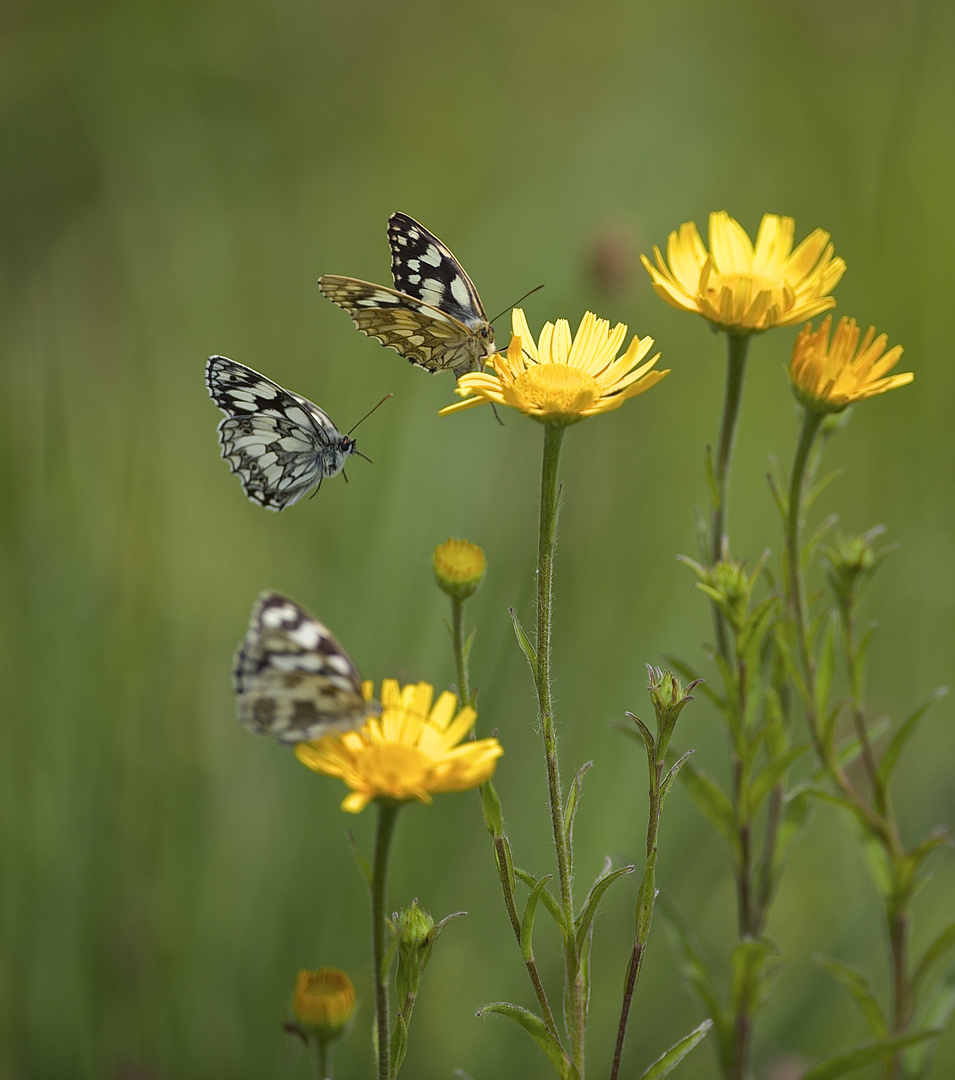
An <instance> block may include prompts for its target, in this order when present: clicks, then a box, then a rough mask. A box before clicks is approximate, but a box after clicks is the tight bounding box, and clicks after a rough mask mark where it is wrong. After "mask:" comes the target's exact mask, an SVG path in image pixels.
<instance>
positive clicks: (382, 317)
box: [318, 213, 497, 377]
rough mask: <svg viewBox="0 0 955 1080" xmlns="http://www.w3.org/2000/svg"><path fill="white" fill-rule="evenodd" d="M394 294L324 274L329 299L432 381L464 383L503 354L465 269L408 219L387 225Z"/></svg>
mask: <svg viewBox="0 0 955 1080" xmlns="http://www.w3.org/2000/svg"><path fill="white" fill-rule="evenodd" d="M388 242H389V245H390V246H391V273H392V277H393V278H394V282H395V287H394V288H393V289H390V288H387V287H386V286H384V285H375V284H373V283H372V282H370V281H361V280H359V279H358V278H350V277H341V276H339V275H337V274H325V275H324V276H323V277H320V278H319V279H318V286H319V288H320V289H321V290H322V293H323V294H324V295H325V296H326V297H328V299H329V300H331V301H332V302H333V303H335V304H338V306H339V307H341V308H343V309H344V310H345V311H347V312H348V314H349V315H350V316H351V318H352V320H353V322H354V323H355V325H356V326H357V327H358V329H359V330H361V332H362V333H364V334H368V335H369V336H370V337H374V338H377V339H378V340H379V341H380V342H381V343H382V345H385V346H386V347H388V348H390V349H394V350H395V351H396V352H398V353H399V354H400V355H401V356H404V357H405V358H406V359H407V360H409V361H410V362H411V363H412V364H417V365H418V366H419V367H423V368H425V369H426V370H427V371H430V372H431V373H432V374H436V373H437V372H439V371H448V370H450V371H453V372H454V375H455V377H460V376H461V375H464V374H466V373H467V372H469V371H474V370H476V369H478V368H480V367H483V365H484V362H485V361H486V360H487V359H488V358H489V357H491V356H493V355H494V353H495V352H496V351H497V350H496V349H495V347H494V330H493V328H492V327H491V324H490V323H489V322H488V320H487V315H486V313H485V311H484V305H483V304H482V303H481V298H480V296H479V295H478V292H477V289H475V287H474V284H473V282H472V281H471V279H470V278H469V277H468V275H467V273H466V272H465V270H464V267H463V266H461V264H460V263H459V262H458V260H457V259H456V258H455V257H454V256H453V255H452V254H451V251H450V250H449V249H448V248H447V247H446V245H445V244H443V243H442V242H441V241H440V240H439V239H438V238H437V237H436V236H435V235H434V234H433V233H430V232H428V230H427V229H426V228H425V227H424V226H423V225H420V224H419V223H418V222H417V221H415V220H414V218H412V217H409V216H408V215H407V214H401V213H394V214H392V215H391V217H390V218H389V219H388Z"/></svg>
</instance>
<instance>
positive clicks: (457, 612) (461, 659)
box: [451, 596, 477, 739]
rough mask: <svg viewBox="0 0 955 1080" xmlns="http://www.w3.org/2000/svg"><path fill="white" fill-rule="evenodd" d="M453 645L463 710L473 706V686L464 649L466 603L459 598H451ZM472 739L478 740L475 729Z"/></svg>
mask: <svg viewBox="0 0 955 1080" xmlns="http://www.w3.org/2000/svg"><path fill="white" fill-rule="evenodd" d="M451 644H452V648H453V650H454V668H455V671H456V672H457V676H458V704H459V705H460V706H461V708H462V709H463V708H464V706H465V705H470V704H471V684H470V682H469V681H468V658H467V651H466V650H465V647H464V601H463V600H461V599H460V598H459V597H457V596H452V597H451ZM471 738H472V739H473V738H477V736H476V735H475V733H474V729H473V728H472V729H471Z"/></svg>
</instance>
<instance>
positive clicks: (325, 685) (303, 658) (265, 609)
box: [232, 592, 381, 743]
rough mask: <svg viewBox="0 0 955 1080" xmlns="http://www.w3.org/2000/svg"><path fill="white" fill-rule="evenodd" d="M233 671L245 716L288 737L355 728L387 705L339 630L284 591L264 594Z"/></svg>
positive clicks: (308, 738)
mask: <svg viewBox="0 0 955 1080" xmlns="http://www.w3.org/2000/svg"><path fill="white" fill-rule="evenodd" d="M232 675H233V685H234V688H235V692H236V695H237V698H238V714H239V720H240V721H241V722H242V723H243V724H244V725H245V726H246V727H247V728H249V729H251V730H252V731H256V732H260V733H262V734H265V735H273V736H274V737H275V738H277V739H278V740H279V741H280V742H283V743H297V742H312V741H313V740H315V739H321V738H323V737H324V736H326V735H338V734H341V733H342V732H344V731H355V730H357V729H358V728H360V727H363V726H364V724H365V721H366V720H367V719H368V718H369V717H371V716H378V715H379V714H380V713H381V706H380V705H379V704H378V702H377V701H366V700H365V698H364V697H363V696H362V692H361V676H360V675H359V674H358V669H357V668H356V667H355V664H354V662H353V661H352V659H351V657H350V656H349V655H348V653H346V652H345V650H344V649H343V648H342V647H341V645H339V644H338V642H337V641H336V640H335V638H334V636H333V635H332V633H331V631H330V630H329V629H328V628H327V627H325V626H323V625H322V624H321V623H320V622H319V621H318V619H316V618H314V617H313V616H312V615H310V614H309V613H308V612H307V611H306V610H305V608H303V607H300V606H299V605H298V604H296V603H295V601H294V600H290V599H289V598H288V597H287V596H282V595H281V593H277V592H264V593H262V594H261V595H260V596H259V598H258V599H257V600H256V602H255V606H254V607H253V608H252V617H251V619H250V620H249V631H248V633H247V634H246V637H245V641H243V642H242V644H241V645H240V646H239V649H238V651H237V652H236V654H235V665H234V668H233V673H232Z"/></svg>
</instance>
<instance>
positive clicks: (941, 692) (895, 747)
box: [878, 686, 948, 789]
mask: <svg viewBox="0 0 955 1080" xmlns="http://www.w3.org/2000/svg"><path fill="white" fill-rule="evenodd" d="M947 693H948V688H947V687H944V686H942V687H939V688H938V689H937V690H936V691H935V692H934V693H933V694H932V695H931V696H930V697H929V698H928V700H927V701H924V702H923V703H922V704H921V705H919V707H918V708H917V709H915V710H914V712H912V713H910V714H909V716H908V717H906V719H905V723H903V724H902V726H901V727H900V728H899V730H898V731H897V732H896V733H895V734H894V735H893V736H892V739H891V741H890V742H889V745H888V746H887V747H886V748H885V752H884V753H883V754H882V760H881V761H880V762H879V771H878V779H879V784H880V785H881V786H882V788H883V789H885V788H886V787H887V786H888V783H889V780H890V778H891V776H892V770H893V769H894V768H895V763H896V762H897V761H898V759H899V755H900V754H901V753H902V749H903V747H904V746H905V744H906V743H907V742H908V740H909V738H910V737H911V736H912V735H913V734H914V732H915V729H916V727H917V726H918V722H919V721H920V720H921V719H922V717H923V716H924V715H925V714H926V713H927V712H928V710H929V709H930V708H931V707H932V706H933V705H934V704H935V702H936V701H938V700H939V699H940V698H943V697H944V696H945V695H946V694H947Z"/></svg>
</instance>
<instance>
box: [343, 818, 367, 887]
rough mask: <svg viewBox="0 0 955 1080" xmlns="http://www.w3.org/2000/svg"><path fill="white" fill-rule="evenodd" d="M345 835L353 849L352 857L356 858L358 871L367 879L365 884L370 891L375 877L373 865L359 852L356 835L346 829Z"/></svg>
mask: <svg viewBox="0 0 955 1080" xmlns="http://www.w3.org/2000/svg"><path fill="white" fill-rule="evenodd" d="M345 835H346V836H347V837H348V844H349V847H351V851H352V855H354V856H355V862H356V863H358V869H359V870H360V871H361V876H362V877H363V878H364V879H365V882H366V883H367V885H368V888H369V889H370V888H371V882H372V878H373V876H374V875H373V874H372V872H371V865H370V864H369V862H368V860H367V859H366V858H365V856H364V855H362V853H361V851H360V850H359V847H358V841H357V840H356V839H355V834H354V833H353V832H352V831H351V829H346V830H345Z"/></svg>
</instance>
